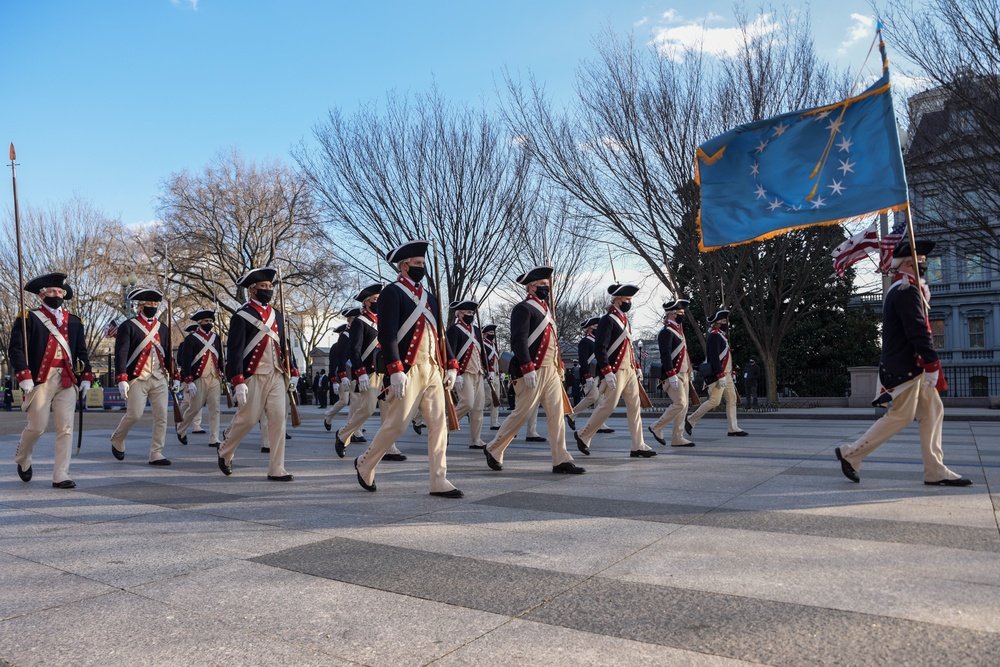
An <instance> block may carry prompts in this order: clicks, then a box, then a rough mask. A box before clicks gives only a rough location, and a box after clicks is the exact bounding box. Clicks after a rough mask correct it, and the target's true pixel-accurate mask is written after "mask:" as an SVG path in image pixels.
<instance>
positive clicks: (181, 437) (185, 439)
mask: <svg viewBox="0 0 1000 667" xmlns="http://www.w3.org/2000/svg"><path fill="white" fill-rule="evenodd" d="M191 432H192V433H194V431H191ZM174 433H176V434H177V439H178V440H180V441H181V444H182V445H186V444H188V437H187V436H186V435H181V434H180V431H174ZM202 433H204V431H202Z"/></svg>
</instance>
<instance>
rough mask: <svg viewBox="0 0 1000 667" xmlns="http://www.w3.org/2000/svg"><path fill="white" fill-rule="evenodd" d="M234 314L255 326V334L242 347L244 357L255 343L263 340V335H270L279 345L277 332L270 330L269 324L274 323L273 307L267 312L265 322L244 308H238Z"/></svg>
mask: <svg viewBox="0 0 1000 667" xmlns="http://www.w3.org/2000/svg"><path fill="white" fill-rule="evenodd" d="M236 314H237V315H239V316H240V317H242V318H243V319H245V320H246V321H247V322H249V323H250V324H252V325H254V326H255V327H257V334H256V335H255V336H254V337H253V338H251V339H250V342H249V343H247V345H246V347H244V348H243V356H244V357H246V356H247V355H248V354H250V353H251V352H253V350H254V348H255V347H257V344H258V343H260V341H261V340H263V338H264V336H268V337H270V338H271V340H273V341H274V342H275V343H277V344H278V346H279V347H280V346H281V340H280V339H279V338H278V334H277V332H275V331H272V330H271V326H272V325H273V324H274V308H272V309H271V312H270V313H269V314H268V316H267V321H266V322H261V321H260V320H258V319H257V318H256V317H254V316H253V315H251V314H250V313H249V312H248V311H246V310H238V311H236Z"/></svg>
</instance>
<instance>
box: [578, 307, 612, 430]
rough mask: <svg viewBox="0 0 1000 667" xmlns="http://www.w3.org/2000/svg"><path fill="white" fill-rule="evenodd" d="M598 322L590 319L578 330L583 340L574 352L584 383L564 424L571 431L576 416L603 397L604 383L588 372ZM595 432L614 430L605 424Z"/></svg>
mask: <svg viewBox="0 0 1000 667" xmlns="http://www.w3.org/2000/svg"><path fill="white" fill-rule="evenodd" d="M600 322H601V318H600V317H591V318H590V319H589V320H586V321H584V322H581V323H580V328H581V329H583V338H581V339H580V342H579V343H577V346H576V351H577V357H578V359H579V362H580V373H581V374H582V376H583V378H582V379H583V381H584V384H583V398H581V399H580V402H579V403H577V404H576V405H575V406H573V414H571V415H566V423H567V424H569V428H570V430H571V431H575V430H576V416H577V415H578V414H580V413H581V412H583V411H584V410H586V409H587V408H588V407H591V406H594V407H595V408H596V407H597V405H598V404H599V403H600V402H601V397H602V396H603V395H604V383H602V382H601V380H600V378H595V377H594V376H593V375H592V374H591V372H590V367H591V364H592V363H593V362H595V361H596V357H594V332H595V331H597V325H598V324H600ZM597 432H598V433H614V432H615V430H614V429H612V428H607V424H602V425H601V428H599V429H597Z"/></svg>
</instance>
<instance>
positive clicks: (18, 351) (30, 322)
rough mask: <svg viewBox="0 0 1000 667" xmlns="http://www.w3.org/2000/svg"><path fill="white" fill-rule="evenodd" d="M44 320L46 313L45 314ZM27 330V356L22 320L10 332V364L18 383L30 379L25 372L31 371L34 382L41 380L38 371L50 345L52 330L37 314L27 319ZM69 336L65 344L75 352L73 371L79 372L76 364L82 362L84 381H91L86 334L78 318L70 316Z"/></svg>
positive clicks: (16, 322) (29, 315) (81, 377)
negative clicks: (22, 332) (50, 330)
mask: <svg viewBox="0 0 1000 667" xmlns="http://www.w3.org/2000/svg"><path fill="white" fill-rule="evenodd" d="M42 317H45V314H44V313H43V314H42ZM25 328H27V330H28V350H27V352H28V353H27V358H26V357H25V349H24V336H23V335H22V334H21V318H20V317H18V318H17V319H15V320H14V328H13V329H11V332H10V344H9V345H8V347H7V353H8V356H9V358H10V365H11V368H12V369H13V373H11V375H13V376H14V379H15V381H20V380H25V379H27V378H28V374H27V373H26V371H30V372H31V379H32V380H33V381H35V382H37V381H38V371H39V370H40V369H41V366H42V357H44V356H45V348H46V346H47V345H48V343H49V335H50V334H49V330H48V329H47V328H46V327H45V325H44V324H42V323H41V322H40V321H39V320H38V318H37V317H36V316H34V315H31V314H28V317H27V319H26V320H25ZM68 328H69V335H68V336H67V338H66V342H68V343H69V349H70V350H71V351H72V352H73V358H72V359H71V360H70V361H71V362H72V364H73V372H74V373H76V362H77V361H80V362H82V363H83V373H81V374H79V375H80V379H82V380H92V379H93V375H91V370H90V355H89V354H88V353H87V340H86V337H85V335H84V331H83V322H82V321H81V320H80V318H79V317H77V316H76V315H73V314H69V324H68Z"/></svg>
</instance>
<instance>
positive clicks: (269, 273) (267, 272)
mask: <svg viewBox="0 0 1000 667" xmlns="http://www.w3.org/2000/svg"><path fill="white" fill-rule="evenodd" d="M276 275H278V269H276V268H274V267H273V266H262V267H260V268H259V269H250V270H249V271H247V272H246V273H244V274H243V275H242V276H240V279H239V280H237V281H236V285H237V287H250V285H253V284H254V283H262V282H269V283H273V282H274V277H275V276H276Z"/></svg>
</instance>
